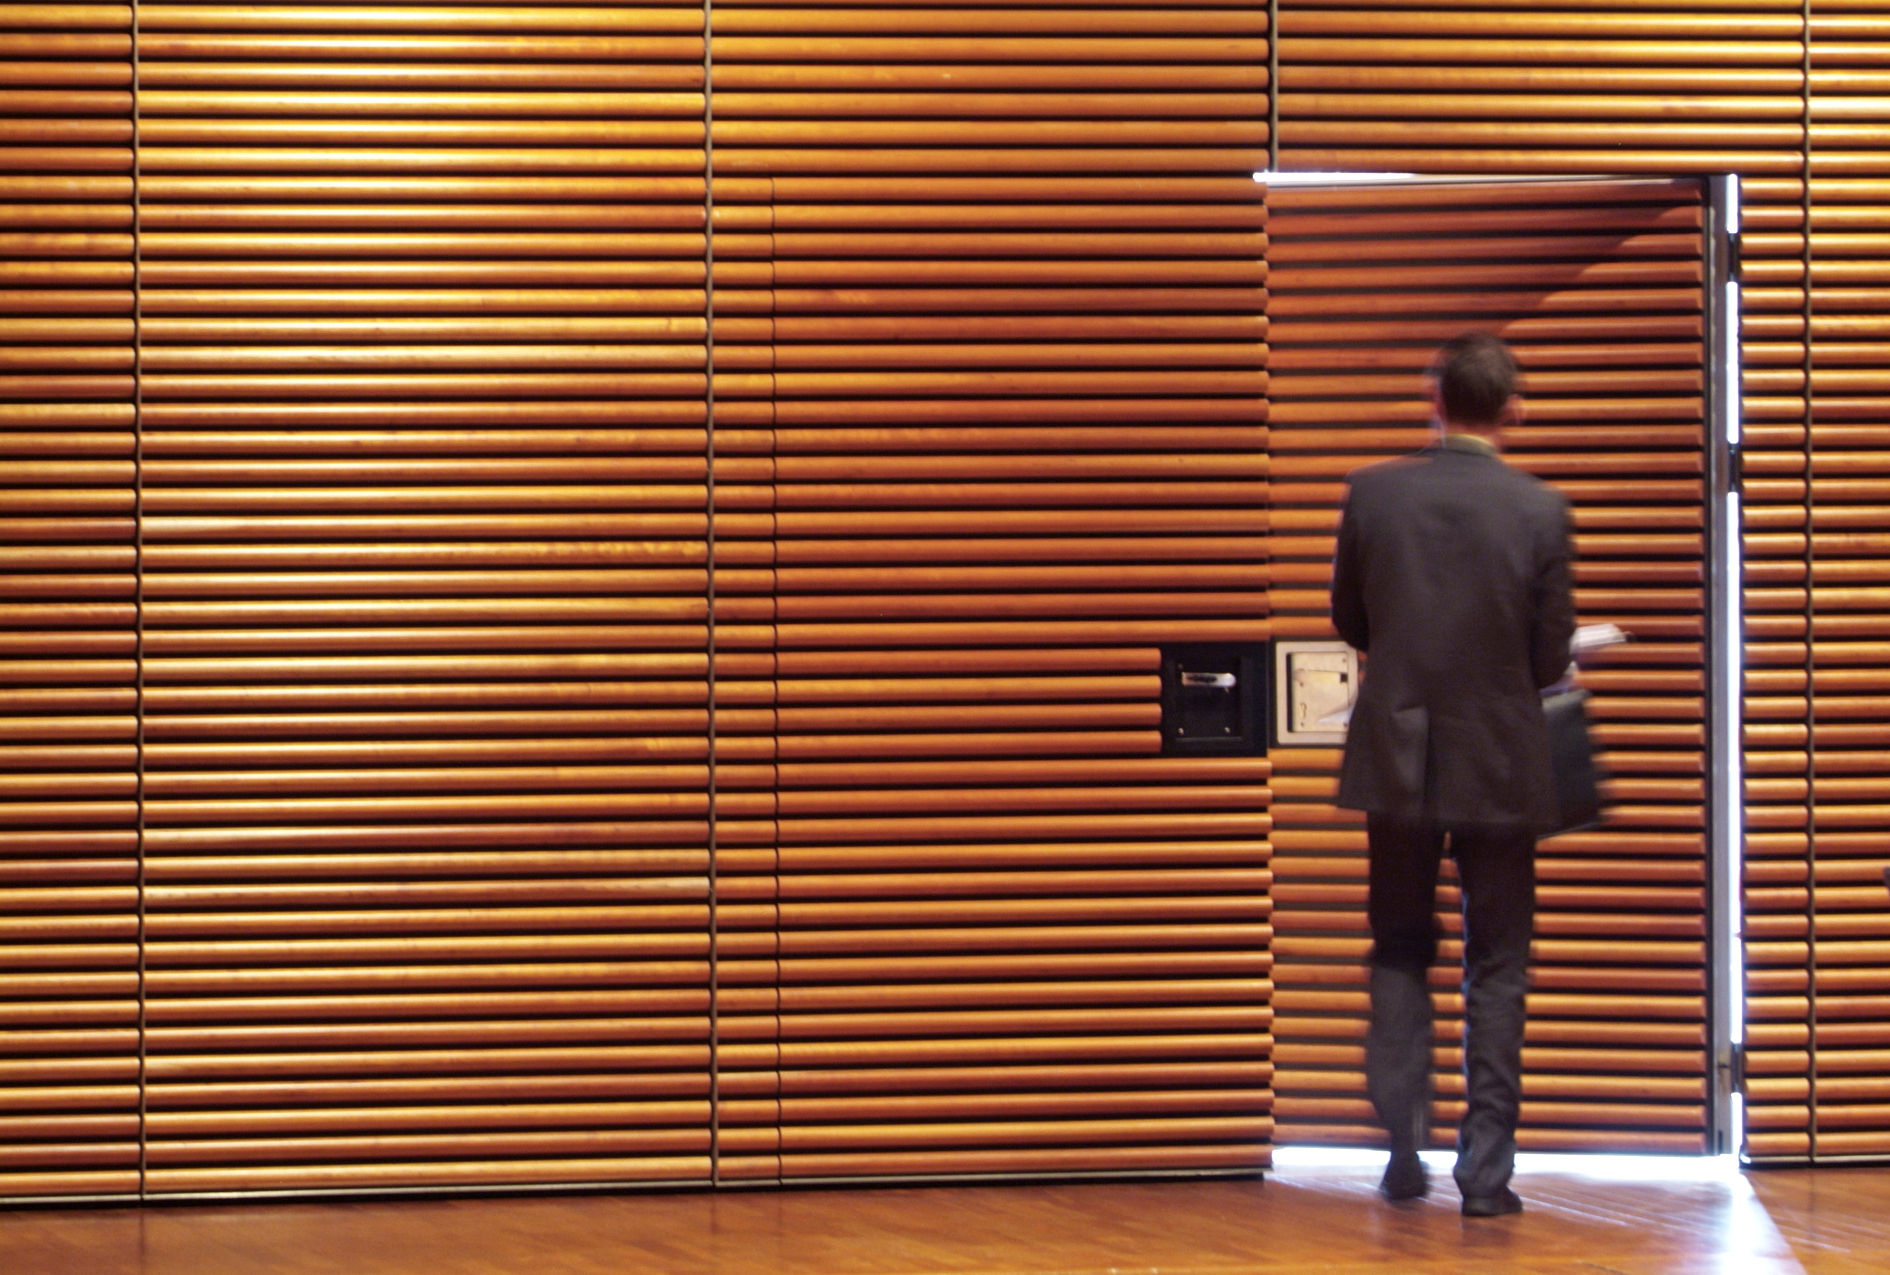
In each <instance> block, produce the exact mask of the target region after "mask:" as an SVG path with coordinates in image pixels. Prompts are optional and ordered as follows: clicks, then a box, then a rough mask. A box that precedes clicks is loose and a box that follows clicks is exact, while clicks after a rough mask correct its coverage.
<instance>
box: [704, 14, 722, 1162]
mask: <svg viewBox="0 0 1890 1275" xmlns="http://www.w3.org/2000/svg"><path fill="white" fill-rule="evenodd" d="M714 40H715V5H714V3H713V0H702V321H703V328H702V371H703V380H702V409H703V421H702V425H703V456H704V458H705V460H706V461H707V469H706V471H705V473H704V475H703V479H704V482H703V487H704V497H705V503H704V508H705V514H706V523H705V526H704V534H703V568H704V578H705V581H706V583H707V586H708V589H707V593H706V595H705V596H706V598H707V601H708V616H707V620H708V628H707V640H708V652H707V654H708V686H707V691H708V705H707V707H708V733H707V744H708V780H709V791H708V798H709V802H708V812H707V817H708V834H709V835H708V851H709V1185H710V1186H712V1187H713V1186H720V1185H721V1183H722V1080H721V1078H722V1056H721V1043H722V1038H721V1032H720V1027H719V1022H720V1017H721V1015H720V1013H719V1005H718V1001H719V999H720V998H719V996H718V992H719V990H720V983H719V980H720V969H719V966H718V956H719V952H718V944H717V942H716V938H717V928H716V927H717V923H718V921H719V919H720V918H719V916H718V913H717V909H716V891H715V842H716V836H715V786H716V779H715V92H714V84H715V50H714Z"/></svg>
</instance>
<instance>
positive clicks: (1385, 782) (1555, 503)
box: [1332, 335, 1575, 1217]
mask: <svg viewBox="0 0 1890 1275" xmlns="http://www.w3.org/2000/svg"><path fill="white" fill-rule="evenodd" d="M1431 376H1432V396H1433V403H1434V405H1435V407H1436V424H1437V429H1438V437H1437V438H1436V440H1435V441H1434V443H1433V444H1432V445H1431V446H1429V447H1427V448H1425V449H1424V450H1423V451H1420V452H1416V453H1413V454H1412V455H1410V456H1405V457H1402V458H1400V459H1398V460H1393V461H1388V462H1385V463H1384V464H1379V465H1372V466H1369V467H1367V468H1365V469H1361V470H1358V471H1357V472H1355V473H1353V474H1352V475H1351V476H1350V478H1349V479H1348V480H1347V482H1348V490H1347V493H1346V501H1345V511H1344V516H1343V520H1342V521H1341V523H1340V525H1339V538H1338V552H1337V555H1336V557H1335V559H1334V562H1333V569H1332V622H1333V624H1334V625H1335V626H1336V627H1337V628H1338V630H1339V633H1340V635H1341V636H1342V637H1344V638H1345V640H1346V641H1347V642H1348V643H1350V644H1351V645H1352V646H1354V647H1357V648H1358V649H1359V650H1360V651H1362V652H1364V653H1365V657H1366V658H1365V669H1364V680H1363V684H1362V686H1361V689H1360V692H1359V696H1358V703H1357V705H1356V706H1355V708H1354V709H1353V712H1352V719H1351V724H1350V727H1349V728H1348V731H1347V736H1346V744H1345V761H1344V765H1343V767H1342V768H1341V771H1340V777H1339V804H1340V805H1341V806H1344V807H1347V808H1349V809H1353V810H1363V811H1364V812H1365V816H1366V837H1367V844H1368V846H1369V850H1370V858H1371V868H1370V880H1371V887H1370V889H1371V895H1370V904H1369V910H1370V918H1371V929H1372V955H1371V1003H1372V1020H1371V1028H1370V1034H1369V1035H1368V1037H1367V1039H1366V1052H1365V1070H1366V1078H1367V1084H1368V1087H1369V1089H1370V1091H1371V1098H1372V1103H1373V1105H1374V1106H1375V1107H1376V1108H1377V1111H1378V1118H1379V1120H1380V1121H1382V1122H1383V1124H1384V1126H1385V1129H1386V1131H1387V1132H1388V1133H1389V1134H1390V1138H1391V1160H1390V1162H1389V1164H1388V1166H1387V1167H1386V1170H1385V1177H1384V1181H1383V1182H1382V1183H1381V1186H1380V1189H1381V1190H1383V1192H1384V1193H1385V1195H1386V1196H1388V1197H1389V1198H1391V1199H1394V1200H1399V1199H1411V1198H1414V1197H1417V1196H1421V1195H1423V1194H1424V1193H1425V1192H1426V1191H1427V1190H1428V1187H1429V1183H1428V1181H1427V1179H1426V1174H1425V1170H1424V1165H1423V1162H1422V1161H1421V1160H1419V1159H1418V1154H1417V1153H1418V1150H1419V1148H1421V1147H1422V1146H1423V1145H1424V1144H1425V1142H1426V1141H1427V1140H1428V1137H1429V1127H1430V1109H1431V1046H1432V1040H1431V1032H1432V1007H1431V995H1430V989H1429V986H1428V983H1427V971H1428V970H1429V968H1430V966H1431V964H1432V962H1433V960H1434V959H1435V958H1436V955H1437V925H1436V916H1435V895H1436V890H1437V873H1438V865H1439V863H1440V861H1441V859H1442V856H1443V852H1444V849H1445V845H1446V843H1447V842H1448V845H1449V848H1450V852H1451V855H1452V857H1453V858H1455V859H1456V861H1457V875H1458V879H1459V881H1460V883H1461V885H1462V891H1463V918H1464V936H1463V937H1464V954H1463V963H1464V999H1465V1017H1466V1020H1467V1021H1466V1028H1465V1033H1464V1036H1465V1039H1464V1077H1465V1080H1466V1082H1467V1084H1468V1106H1467V1109H1466V1111H1465V1113H1464V1118H1463V1123H1462V1125H1461V1126H1460V1130H1459V1133H1458V1139H1457V1167H1456V1178H1457V1184H1458V1186H1459V1188H1460V1189H1461V1191H1462V1194H1463V1212H1464V1214H1465V1215H1466V1216H1471V1217H1488V1216H1495V1215H1498V1214H1503V1213H1513V1212H1516V1211H1518V1210H1519V1209H1521V1208H1522V1201H1521V1200H1519V1199H1518V1198H1517V1197H1516V1194H1515V1192H1514V1191H1512V1190H1510V1188H1509V1179H1510V1174H1511V1172H1512V1170H1513V1169H1514V1166H1515V1155H1516V1117H1517V1110H1518V1108H1519V1106H1520V1104H1521V1096H1522V1038H1523V1013H1524V995H1525V993H1526V991H1527V989H1528V961H1529V943H1530V938H1531V934H1532V930H1533V928H1534V922H1535V846H1536V837H1537V835H1538V833H1539V832H1540V831H1541V830H1543V829H1545V828H1547V827H1550V826H1552V824H1553V821H1554V819H1555V817H1556V796H1555V780H1554V775H1553V772H1552V770H1551V768H1550V761H1549V734H1548V728H1547V725H1546V722H1545V719H1544V717H1543V712H1542V703H1541V699H1540V694H1539V688H1541V687H1544V686H1548V685H1550V684H1551V683H1553V682H1555V681H1557V680H1559V679H1560V678H1561V677H1562V676H1563V674H1564V673H1565V671H1566V670H1567V668H1568V662H1569V639H1570V637H1571V636H1572V635H1573V633H1574V627H1575V609H1574V603H1573V601H1572V599H1571V597H1570V594H1569V563H1570V559H1571V557H1572V551H1571V548H1570V544H1569V533H1568V503H1567V501H1566V500H1565V499H1564V498H1563V496H1562V495H1561V494H1560V493H1559V492H1557V491H1555V490H1554V489H1552V488H1550V487H1548V486H1546V485H1544V484H1543V483H1541V482H1538V481H1537V480H1536V479H1534V478H1532V477H1530V476H1529V475H1527V474H1524V473H1522V472H1521V471H1519V470H1516V469H1512V468H1511V467H1510V466H1508V465H1507V464H1505V463H1504V462H1503V460H1502V458H1501V456H1500V454H1499V451H1498V447H1499V443H1500V438H1501V434H1502V431H1503V428H1504V427H1505V426H1506V425H1514V424H1516V423H1518V422H1520V420H1521V418H1522V400H1521V399H1520V397H1518V395H1517V383H1518V373H1517V369H1516V363H1515V360H1514V359H1513V358H1511V356H1510V353H1509V350H1508V349H1507V348H1506V347H1505V346H1504V345H1503V343H1502V342H1501V341H1498V340H1497V339H1496V338H1494V337H1489V336H1482V335H1470V336H1463V337H1458V338H1457V339H1455V340H1453V341H1451V342H1449V343H1448V344H1447V345H1445V346H1444V347H1443V349H1442V350H1440V351H1439V352H1438V354H1437V358H1436V360H1435V362H1434V363H1433V364H1432V368H1431Z"/></svg>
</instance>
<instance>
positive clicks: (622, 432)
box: [139, 5, 710, 1194]
mask: <svg viewBox="0 0 1890 1275" xmlns="http://www.w3.org/2000/svg"><path fill="white" fill-rule="evenodd" d="M139 14H140V23H141V26H140V32H139V34H140V44H141V48H140V52H141V67H140V78H141V100H140V113H141V142H142V146H141V156H140V159H141V166H142V174H143V188H142V236H141V249H142V257H143V279H142V283H143V289H142V306H143V333H142V336H143V369H144V371H143V386H142V388H143V397H144V418H143V425H144V428H143V450H144V484H145V492H144V510H145V517H144V526H143V535H144V545H145V548H144V554H145V557H144V577H143V589H144V596H145V614H144V620H145V655H146V659H145V664H144V678H145V683H146V704H145V707H146V714H145V734H146V739H147V753H146V763H147V769H146V779H145V792H146V803H145V818H146V822H147V825H148V833H147V837H146V843H145V851H146V857H145V873H146V878H147V882H148V894H147V911H148V917H147V923H146V925H147V940H148V942H147V947H146V959H147V962H148V965H149V998H148V1009H147V1014H148V1019H149V1040H148V1043H149V1064H148V1073H147V1075H148V1087H147V1103H148V1108H149V1138H148V1163H149V1169H148V1174H147V1178H146V1186H147V1188H148V1189H149V1190H150V1191H151V1192H154V1193H159V1194H162V1193H168V1192H178V1191H205V1190H255V1189H293V1190H304V1189H326V1188H352V1189H360V1188H374V1189H381V1188H389V1187H414V1186H442V1185H444V1186H469V1185H501V1184H520V1183H535V1182H561V1183H566V1182H632V1181H651V1180H655V1181H679V1180H694V1181H704V1180H706V1178H707V1176H708V1171H709V1150H710V1147H709V1109H708V1103H707V1098H708V1088H709V1051H708V1034H709V1030H708V1029H709V1017H708V1009H709V1004H708V986H707V981H708V960H707V958H708V955H709V953H708V924H707V923H708V913H707V907H706V896H707V878H706V870H707V846H706V834H707V821H706V816H707V807H708V773H707V757H706V751H707V746H706V741H707V705H706V687H707V647H706V643H707V618H708V617H707V599H706V587H707V580H706V574H705V557H706V549H705V545H706V516H705V503H704V501H705V483H706V477H707V459H706V453H705V448H706V441H707V440H706V434H705V431H704V421H705V414H706V396H705V390H706V386H705V381H704V357H705V355H704V350H705V327H704V323H705V321H704V317H703V309H704V303H705V298H704V269H705V266H704V254H705V247H706V245H705V235H704V226H703V209H704V200H703V195H704V189H703V163H704V155H703V137H702V132H703V92H702V86H703V67H702V23H703V17H702V10H701V8H700V7H699V6H679V7H643V8H627V7H603V8H592V9H585V10H561V9H549V8H547V9H533V8H513V9H477V10H472V9H466V10H457V9H450V8H445V7H440V8H416V9H403V10H380V9H376V8H368V7H362V8H342V9H307V8H297V7H292V6H275V5H218V6H191V7H183V6H179V7H171V6H161V5H146V6H143V7H141V9H140V11H139Z"/></svg>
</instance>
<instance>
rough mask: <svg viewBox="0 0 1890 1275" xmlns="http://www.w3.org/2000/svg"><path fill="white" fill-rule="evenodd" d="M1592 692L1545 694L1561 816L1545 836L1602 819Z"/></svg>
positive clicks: (1545, 712)
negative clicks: (1591, 726)
mask: <svg viewBox="0 0 1890 1275" xmlns="http://www.w3.org/2000/svg"><path fill="white" fill-rule="evenodd" d="M1587 705H1588V692H1587V691H1584V690H1579V689H1577V690H1571V691H1562V692H1559V693H1557V694H1554V695H1545V696H1543V697H1542V713H1543V716H1545V717H1547V718H1548V719H1549V760H1550V762H1551V764H1552V765H1553V766H1554V768H1555V796H1556V804H1557V810H1558V813H1557V816H1556V821H1555V827H1553V828H1551V829H1550V830H1549V831H1548V832H1547V833H1545V834H1544V835H1545V836H1553V835H1554V834H1555V833H1558V832H1574V831H1576V830H1577V829H1580V828H1592V827H1594V826H1595V825H1596V824H1598V823H1600V822H1601V779H1602V776H1601V771H1600V769H1599V768H1598V767H1597V766H1596V765H1595V746H1594V741H1593V740H1591V739H1590V738H1589V735H1588V707H1587Z"/></svg>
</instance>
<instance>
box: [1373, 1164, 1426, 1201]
mask: <svg viewBox="0 0 1890 1275" xmlns="http://www.w3.org/2000/svg"><path fill="white" fill-rule="evenodd" d="M1378 1189H1379V1190H1380V1191H1383V1192H1384V1193H1385V1198H1386V1199H1387V1200H1415V1199H1417V1198H1418V1197H1420V1196H1423V1195H1426V1194H1428V1193H1429V1192H1430V1189H1431V1175H1430V1174H1429V1173H1428V1172H1426V1171H1425V1168H1424V1161H1422V1160H1420V1159H1418V1158H1417V1153H1416V1152H1406V1153H1405V1154H1403V1155H1397V1154H1394V1155H1393V1156H1392V1157H1391V1163H1390V1164H1387V1165H1386V1166H1385V1176H1384V1177H1383V1178H1382V1179H1380V1180H1379V1183H1378Z"/></svg>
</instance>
